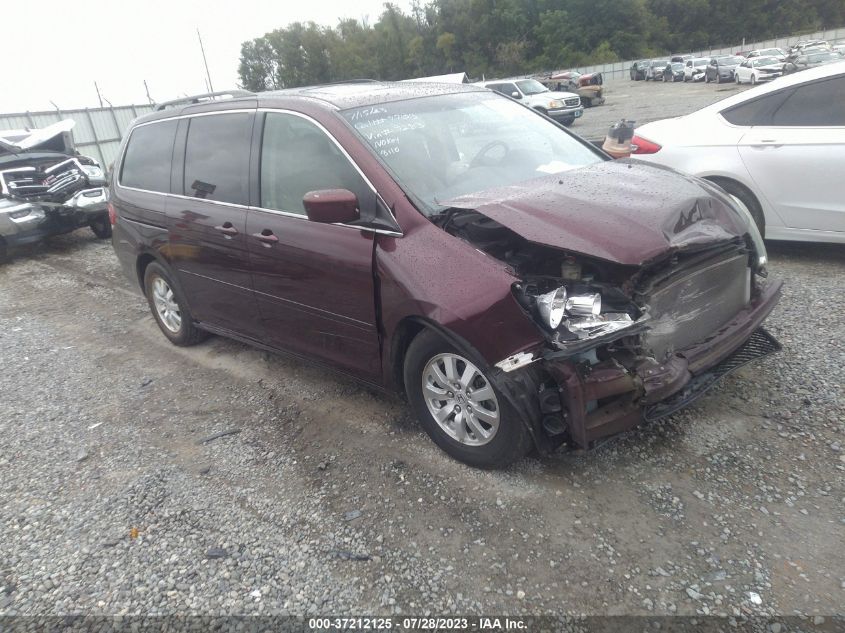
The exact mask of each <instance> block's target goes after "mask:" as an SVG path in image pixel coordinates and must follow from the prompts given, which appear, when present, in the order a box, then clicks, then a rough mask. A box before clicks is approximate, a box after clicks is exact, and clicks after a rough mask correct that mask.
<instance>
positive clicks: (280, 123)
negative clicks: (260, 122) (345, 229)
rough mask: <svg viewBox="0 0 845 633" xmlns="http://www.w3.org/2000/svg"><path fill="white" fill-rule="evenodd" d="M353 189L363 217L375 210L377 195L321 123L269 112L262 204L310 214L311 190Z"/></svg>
mask: <svg viewBox="0 0 845 633" xmlns="http://www.w3.org/2000/svg"><path fill="white" fill-rule="evenodd" d="M321 189H347V190H349V191H351V192H352V193H354V194H355V195H357V196H358V205H359V209H360V212H361V217H362V218H371V217H372V216H373V215H374V213H375V205H376V199H375V194H374V193H373V191H372V190H371V189H370V188H369V186H368V185H367V183H366V182H364V179H363V178H361V175H360V174H359V173H358V172H357V171H356V169H355V168H354V167H353V166H352V164H351V163H350V162H349V160H348V159H347V158H346V156H345V155H344V154H343V153H342V152H341V151H340V149H338V147H337V145H335V143H334V142H333V141H332V140H331V139H330V138H329V137H328V136H327V135H326V133H325V132H323V131H322V130H321V129H320V128H319V127H317V126H316V125H314V124H313V123H311V122H310V121H308V120H306V119H303V118H302V117H298V116H295V115H292V114H285V113H282V112H268V113H267V115H266V119H265V120H264V132H263V134H262V139H261V207H263V208H265V209H273V210H277V211H286V212H288V213H300V214H303V215H304V214H305V207H304V206H303V204H302V198H303V197H304V196H305V194H306V193H308V192H309V191H319V190H321Z"/></svg>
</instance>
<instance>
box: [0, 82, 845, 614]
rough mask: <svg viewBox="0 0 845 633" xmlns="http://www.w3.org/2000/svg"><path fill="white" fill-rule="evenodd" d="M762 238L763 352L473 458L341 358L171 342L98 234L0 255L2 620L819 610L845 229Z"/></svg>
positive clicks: (840, 594)
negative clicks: (717, 376) (462, 460)
mask: <svg viewBox="0 0 845 633" xmlns="http://www.w3.org/2000/svg"><path fill="white" fill-rule="evenodd" d="M648 88H651V86H648ZM673 88H677V89H679V90H683V89H684V87H683V86H676V87H673ZM770 256H771V269H772V272H773V273H774V274H776V275H779V276H782V277H783V278H785V280H786V286H785V295H784V298H783V300H782V302H781V303H780V305H779V306H778V307H777V309H776V310H775V312H774V314H773V315H772V316H771V318H770V319H769V321H768V327H769V328H770V330H771V331H772V332H773V333H774V334H775V335H776V336H777V337H778V338H779V339H780V341H781V342H782V343H783V345H784V350H783V352H782V353H780V354H779V355H776V356H774V357H771V358H770V359H769V360H766V361H763V362H756V363H754V364H752V365H750V366H747V367H745V368H743V369H742V370H740V371H738V372H737V373H735V374H733V375H732V376H730V377H728V378H727V379H725V380H724V381H723V382H722V383H721V384H720V385H719V386H718V387H716V388H714V389H713V390H712V391H711V392H710V393H709V394H708V395H707V396H706V397H704V398H703V399H701V400H700V401H699V402H698V403H697V404H696V405H695V406H693V407H692V408H690V409H688V410H686V411H684V412H682V413H679V414H677V415H675V416H673V417H671V418H669V419H667V420H665V421H663V422H662V423H658V424H651V425H649V426H647V427H645V428H641V429H638V430H635V431H633V432H630V433H628V434H626V435H624V436H622V437H619V438H617V439H615V440H613V441H611V442H609V443H607V444H605V445H604V446H602V447H601V448H599V449H596V450H594V451H592V452H589V453H582V452H576V451H570V450H566V449H563V450H561V451H559V452H557V453H556V454H554V455H552V456H550V457H547V458H542V459H539V458H529V459H526V460H524V461H523V462H521V463H519V464H517V465H516V466H514V467H512V468H511V469H509V470H507V471H504V472H483V471H479V470H473V469H471V468H468V467H465V466H463V465H461V464H459V463H456V462H454V461H452V460H450V459H449V458H448V457H447V456H446V455H445V454H443V453H442V452H440V451H439V450H437V449H436V447H434V445H433V444H432V443H431V442H430V441H429V440H428V438H427V437H426V436H425V435H424V434H423V433H422V432H421V430H420V429H419V428H418V426H417V425H416V423H414V422H413V421H412V419H411V417H410V414H409V412H408V410H407V408H406V407H405V406H404V405H403V404H402V403H401V402H399V401H397V400H394V399H391V398H389V397H386V396H384V395H379V394H376V393H373V392H370V391H368V390H366V389H362V388H361V387H359V386H358V385H356V384H354V383H352V382H350V381H347V380H345V379H343V378H338V377H336V376H334V375H330V374H326V373H324V372H323V371H322V370H319V369H315V368H313V367H311V366H308V365H305V364H302V363H299V362H296V361H292V360H287V359H285V358H282V357H277V356H273V355H270V354H267V353H264V352H261V351H257V350H254V349H251V348H248V347H246V346H244V345H241V344H239V343H235V342H232V341H227V340H224V339H221V338H211V339H210V340H208V341H207V342H205V343H203V344H202V345H200V346H198V347H195V348H191V349H180V348H176V347H173V346H171V345H170V344H169V343H167V341H166V340H165V338H164V337H163V336H162V335H161V334H160V333H159V331H158V329H157V327H156V325H155V323H154V322H153V320H152V318H151V317H150V316H149V314H148V312H147V308H146V304H145V302H144V301H143V300H142V298H141V297H140V296H139V295H138V294H136V293H135V292H134V290H133V289H131V287H130V283H129V282H128V281H127V280H126V279H124V278H123V277H122V276H121V274H120V272H119V268H118V265H117V262H116V260H115V258H114V255H113V252H112V249H111V246H110V245H109V244H108V243H107V242H100V241H97V240H95V239H94V238H93V236H92V235H91V234H90V232H88V231H78V232H76V233H74V234H71V235H67V236H62V237H59V238H54V239H53V240H51V241H50V242H49V243H48V244H46V245H43V246H41V247H38V248H36V249H35V250H34V251H32V252H29V253H25V254H23V255H21V256H19V257H17V258H16V259H15V260H13V261H12V262H11V263H10V264H7V265H5V266H2V267H0V344H2V349H3V354H2V355H0V394H2V397H0V437H1V438H2V440H0V443H1V444H0V445H1V446H2V450H0V482H2V487H0V534H2V537H0V615H14V614H67V613H86V614H110V615H113V614H133V613H144V614H159V613H160V614H166V613H176V612H179V613H196V614H232V613H241V614H267V613H274V614H276V613H291V614H316V613H341V614H347V613H357V614H361V613H380V614H391V613H403V614H408V613H412V614H418V615H419V614H422V613H433V614H445V613H461V614H482V613H512V614H529V613H533V614H536V613H550V614H561V615H577V614H600V615H619V614H646V615H648V614H651V615H657V614H661V615H669V614H687V615H694V614H727V615H733V616H741V615H761V616H771V615H793V614H813V615H822V616H830V615H833V614H837V613H839V614H841V613H842V612H843V608H842V605H843V604H845V554H843V548H842V543H843V536H845V529H843V528H844V527H845V488H843V479H845V452H843V446H845V434H843V431H845V422H843V420H845V401H843V390H842V385H843V384H845V370H843V367H845V362H843V361H845V353H844V352H845V347H843V338H845V330H844V329H843V321H842V315H843V314H845V293H843V279H845V249H843V248H842V247H834V246H819V245H771V252H770ZM226 431H231V433H230V434H227V435H222V436H219V437H216V438H215V435H217V434H221V433H223V432H226ZM203 440H206V441H203ZM819 621H820V620H819ZM828 622H829V619H828Z"/></svg>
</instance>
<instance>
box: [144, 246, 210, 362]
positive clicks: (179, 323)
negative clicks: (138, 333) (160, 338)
mask: <svg viewBox="0 0 845 633" xmlns="http://www.w3.org/2000/svg"><path fill="white" fill-rule="evenodd" d="M144 294H145V295H146V297H147V303H148V304H149V306H150V311H152V313H153V318H155V320H156V323H158V327H159V329H160V330H161V331H162V333H163V334H164V335H165V336H166V337H167V338H168V340H169V341H170V342H171V343H173V344H174V345H178V346H180V347H188V346H190V345H196V344H197V343H199V342H200V341H202V340H204V339H205V338H206V337H207V336H208V334H207V333H206V332H204V331H202V330H200V329H199V328H197V327H196V326H195V325H194V319H193V317H191V313H190V312H189V311H188V306H187V303H186V302H185V300H184V298H183V297H182V294H181V293H180V292H179V290H178V288H177V287H176V285H175V284H174V283H173V280H172V279H171V277H170V273H168V272H167V271H166V270H165V269H164V267H163V266H162V265H161V264H157V263H155V262H153V263H151V264H150V265H149V266H147V269H146V270H145V271H144Z"/></svg>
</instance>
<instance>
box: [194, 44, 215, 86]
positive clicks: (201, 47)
mask: <svg viewBox="0 0 845 633" xmlns="http://www.w3.org/2000/svg"><path fill="white" fill-rule="evenodd" d="M197 39H199V41H200V51H201V52H202V63H203V64H205V76H206V77H208V88H209V90H208V91H209V92H214V86H213V85H212V84H211V73H210V72H208V61H207V60H206V59H205V49H204V48H203V46H202V35H200V30H199V29H197Z"/></svg>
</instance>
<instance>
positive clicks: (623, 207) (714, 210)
mask: <svg viewBox="0 0 845 633" xmlns="http://www.w3.org/2000/svg"><path fill="white" fill-rule="evenodd" d="M443 204H445V205H446V206H449V207H455V208H460V209H474V210H476V211H478V212H479V213H481V214H483V215H485V216H487V217H488V218H490V219H492V220H495V221H496V222H498V223H499V224H502V225H503V226H506V227H507V228H509V229H510V230H512V231H513V232H515V233H517V234H518V235H520V236H522V237H523V238H525V239H526V240H529V241H531V242H535V243H537V244H544V245H546V246H552V247H555V248H559V249H562V250H566V251H569V252H573V253H580V254H582V255H587V256H591V257H597V258H599V259H603V260H606V261H609V262H615V263H618V264H623V265H631V266H638V265H641V264H643V263H645V262H648V261H651V260H654V259H656V258H659V257H661V256H664V255H666V254H668V253H671V252H674V251H676V250H680V249H682V248H686V247H690V246H693V245H701V244H707V243H716V242H723V241H726V240H731V239H733V238H735V237H737V236H742V235H744V233H745V232H746V229H745V227H744V225H743V221H742V219H741V218H740V217H739V215H738V214H737V212H736V211H735V210H734V209H733V208H731V206H729V204H728V203H727V202H726V201H725V198H724V197H723V196H720V195H719V194H718V193H717V191H716V189H715V188H714V187H713V186H712V185H710V184H709V183H706V182H704V181H702V180H699V179H697V178H693V177H691V176H686V175H683V174H680V173H678V172H676V171H674V170H672V169H669V168H667V167H662V166H659V165H650V164H644V163H640V162H635V161H631V160H629V159H622V160H617V161H606V162H601V163H596V164H594V165H589V166H587V167H580V168H577V169H572V170H570V171H567V172H563V173H560V174H555V175H552V176H543V177H541V178H536V179H532V180H529V181H525V182H522V183H519V184H516V185H511V186H507V187H500V188H496V189H489V190H487V191H481V192H477V193H473V194H469V195H465V196H461V197H459V198H455V199H453V200H450V201H448V202H445V203H443Z"/></svg>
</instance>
